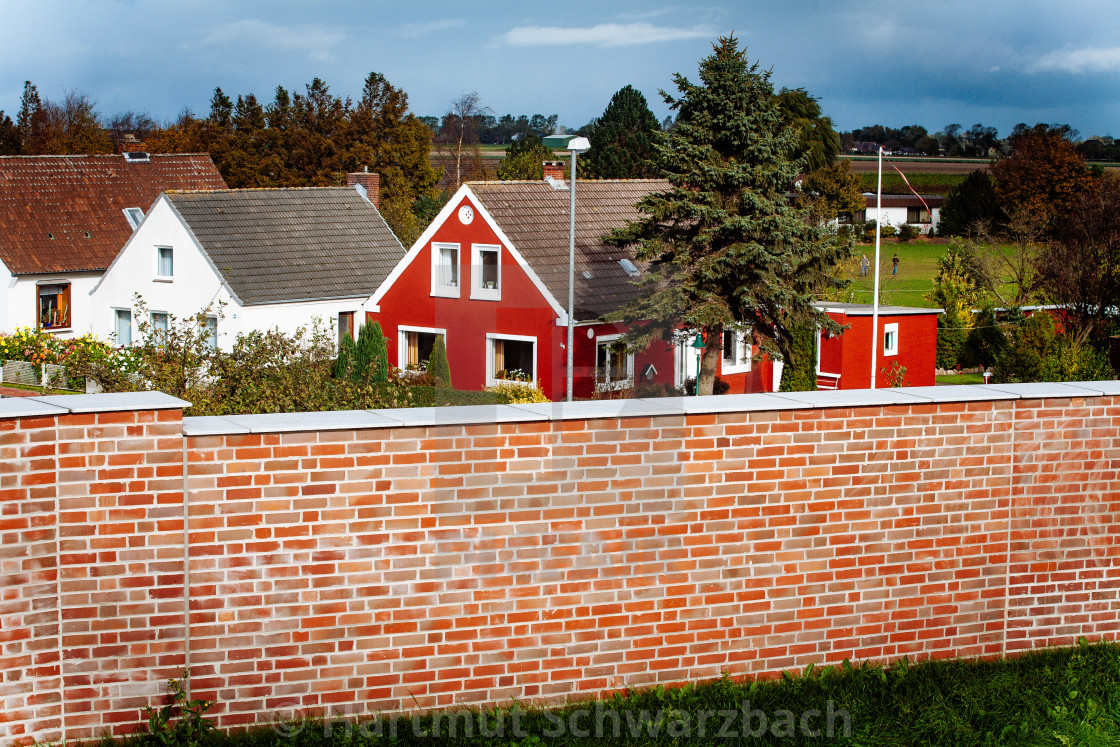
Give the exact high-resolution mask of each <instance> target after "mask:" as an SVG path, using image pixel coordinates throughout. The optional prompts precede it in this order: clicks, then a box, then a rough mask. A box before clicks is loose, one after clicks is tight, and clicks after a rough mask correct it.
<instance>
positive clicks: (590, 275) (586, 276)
mask: <svg viewBox="0 0 1120 747" xmlns="http://www.w3.org/2000/svg"><path fill="white" fill-rule="evenodd" d="M583 276H584V277H585V278H587V279H588V280H590V279H591V278H592V277H593V275H592V274H591V273H590V272H588V271H587V270H584V271H583Z"/></svg>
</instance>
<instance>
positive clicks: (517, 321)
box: [366, 180, 774, 400]
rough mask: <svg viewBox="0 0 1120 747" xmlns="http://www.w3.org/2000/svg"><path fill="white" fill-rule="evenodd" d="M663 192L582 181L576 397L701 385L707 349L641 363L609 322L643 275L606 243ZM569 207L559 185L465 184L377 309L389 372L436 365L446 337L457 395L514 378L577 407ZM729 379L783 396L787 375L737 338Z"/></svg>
mask: <svg viewBox="0 0 1120 747" xmlns="http://www.w3.org/2000/svg"><path fill="white" fill-rule="evenodd" d="M667 187H668V183H667V182H664V181H661V180H601V181H591V180H589V181H587V182H580V183H579V185H578V192H577V206H576V217H577V220H576V225H577V230H576V272H575V275H576V284H575V320H576V323H575V340H574V346H573V347H574V351H573V368H574V376H573V394H574V396H575V397H577V398H589V397H592V396H597V395H598V396H606V395H609V393H610V392H613V391H615V390H620V389H626V388H630V387H633V386H635V385H638V384H642V383H660V384H667V385H670V386H674V387H681V388H683V387H685V386H686V385H687V384H688V383H689V380H690V379H693V380H694V379H695V375H696V360H695V352H696V351H695V350H693V349H691V348H690V347H689V346H690V344H691V342H692V341H693V340H694V339H695V338H694V337H692V336H688V335H685V334H682V335H681V336H680V337H679V339H678V340H676V341H675V342H674V343H654V344H652V345H650V346H649V348H648V349H646V350H645V351H642V352H639V353H636V354H627V353H626V352H625V351H622V350H620V349H619V348H618V346H617V340H618V338H619V337H620V336H621V335H622V334H623V333H624V332H625V331H626V327H625V325H622V324H607V323H603V322H601V321H599V320H600V319H601V318H603V317H604V315H606V314H608V313H610V312H612V311H615V310H616V309H618V308H620V307H621V306H622V305H623V304H625V303H626V302H627V301H629V300H631V299H632V298H633V297H634V295H635V294H636V293H637V287H636V286H635V284H634V281H635V280H636V279H637V278H638V277H640V274H641V268H640V267H639V266H638V264H637V263H635V262H634V260H633V258H632V257H631V256H630V255H629V254H627V253H626V252H625V251H624V250H621V249H618V248H616V247H609V246H606V245H605V244H603V243H602V241H601V237H602V236H604V235H606V234H607V233H609V232H610V230H611V229H613V228H616V227H620V226H622V225H624V224H625V223H626V221H628V220H631V219H635V218H637V217H638V211H637V209H636V208H635V207H634V206H635V205H636V204H637V202H638V201H639V200H640V199H641V198H642V197H643V196H644V195H646V194H648V193H649V192H651V191H654V190H660V189H666V188H667ZM569 198H570V195H569V193H568V190H567V185H566V184H565V183H563V182H560V181H556V180H547V181H540V182H536V181H509V182H473V183H468V184H464V185H463V186H462V187H461V188H460V189H459V190H458V192H456V194H455V196H454V197H452V199H451V200H450V201H449V202H448V203H447V205H446V206H445V207H444V209H443V210H442V211H441V212H440V214H439V215H438V216H437V217H436V219H435V220H434V221H433V222H432V224H431V225H430V226H429V227H428V229H427V230H426V231H425V232H424V234H423V235H422V236H421V237H420V238H419V239H418V240H417V242H416V243H415V244H414V245H413V246H412V248H411V249H410V250H409V251H408V253H407V254H406V255H405V257H404V258H403V259H402V260H401V261H400V263H398V265H397V267H396V268H395V269H394V270H393V272H391V273H390V274H389V276H388V277H387V278H386V280H385V281H384V282H383V283H382V285H381V286H380V287H379V288H378V290H377V291H376V292H375V293H374V295H373V297H372V298H371V299H370V303H369V304H367V308H372V309H373V310H372V311H369V312H367V315H366V318H367V321H377V322H379V323H380V324H381V328H382V331H383V332H384V333H385V336H386V337H387V338H388V347H389V361H390V363H391V364H394V365H397V366H398V367H400V368H403V369H408V368H411V367H420V366H422V365H424V364H425V362H426V360H427V356H428V355H429V354H430V352H431V349H432V345H433V344H434V342H435V338H436V337H437V336H443V338H444V343H445V345H446V348H447V357H448V362H449V363H450V366H451V376H452V383H453V384H454V386H455V387H456V388H459V389H481V388H483V387H486V386H490V385H493V384H496V383H499V382H500V381H502V380H505V379H511V378H516V379H524V380H530V381H534V382H536V383H538V384H539V385H540V387H541V389H542V390H543V391H544V393H545V394H546V396H548V397H549V398H551V399H553V400H559V399H563V398H564V396H565V392H566V369H567V350H566V340H567V312H566V308H567V298H568V230H569V218H568V209H569ZM725 338H726V349H725V356H724V361H723V365H722V368H721V370H720V372H719V375H720V377H721V378H722V379H723V380H724V381H726V382H728V384H729V385H730V387H731V388H730V391H731V392H732V393H745V392H754V391H764V390H767V389H769V388H772V386H773V368H774V367H773V366H772V365H771V364H770V363H769V362H762V363H760V362H757V361H752V360H751V359H752V354H753V353H754V352H755V350H753V349H751V350H748V349H747V346H746V344H745V343H744V341H743V339H742V336H741V335H737V334H736V333H734V332H728V333H727V334H726V335H725Z"/></svg>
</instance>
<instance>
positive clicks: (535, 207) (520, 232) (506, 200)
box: [470, 179, 669, 321]
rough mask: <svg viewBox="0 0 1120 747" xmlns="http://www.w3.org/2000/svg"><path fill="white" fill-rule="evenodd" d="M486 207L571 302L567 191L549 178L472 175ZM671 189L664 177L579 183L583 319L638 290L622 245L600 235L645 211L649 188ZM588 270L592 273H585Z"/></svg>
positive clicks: (579, 305)
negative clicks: (639, 206)
mask: <svg viewBox="0 0 1120 747" xmlns="http://www.w3.org/2000/svg"><path fill="white" fill-rule="evenodd" d="M470 188H471V191H473V192H474V193H475V195H476V196H477V197H478V199H479V201H480V202H481V203H482V204H483V206H484V207H485V208H486V211H487V212H489V213H490V215H492V216H493V217H494V220H495V221H497V223H498V226H499V227H501V229H502V231H504V232H505V234H506V236H508V237H509V240H510V241H511V242H512V243H513V245H514V247H515V248H516V249H517V250H518V251H519V252H521V254H522V256H524V257H525V261H526V262H528V263H529V266H530V267H532V268H533V271H534V272H536V273H537V275H538V276H540V279H541V281H542V282H543V283H544V284H545V286H546V287H547V288H548V290H549V291H550V292H551V293H552V295H553V296H555V297H556V300H557V301H559V302H560V306H561V307H563V308H567V306H568V229H569V218H568V207H569V200H570V199H571V195H570V193H569V192H568V190H566V189H563V190H558V189H555V188H554V187H553V186H552V185H551V184H549V183H548V182H544V181H509V182H470ZM667 189H669V182H667V181H665V180H663V179H603V180H588V181H582V180H581V181H578V182H577V183H576V262H575V264H576V308H575V317H576V319H577V320H581V321H586V320H590V319H597V318H598V317H600V316H602V315H603V314H607V313H609V312H612V311H615V310H616V309H618V308H619V307H621V306H622V305H623V304H624V303H626V302H627V301H629V300H630V299H632V298H633V297H634V296H635V295H636V294H637V292H638V288H637V287H636V286H635V285H634V283H633V278H631V277H630V276H629V275H628V274H627V272H626V271H625V270H624V269H623V268H622V266H621V265H620V264H619V260H620V259H623V258H625V259H632V257H631V255H630V253H629V252H628V251H626V250H624V249H618V248H616V247H612V246H606V245H605V244H603V242H602V237H603V236H605V235H606V234H608V233H610V231H611V229H613V228H620V227H622V226H624V225H625V224H626V222H627V221H629V220H635V219H637V218H638V217H639V215H640V213H639V212H638V210H637V208H636V207H635V205H636V204H637V202H638V200H640V199H642V198H643V197H645V196H646V195H647V194H649V193H651V192H659V191H663V190H667ZM585 273H586V274H587V275H590V277H587V275H585Z"/></svg>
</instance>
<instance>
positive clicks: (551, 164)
mask: <svg viewBox="0 0 1120 747" xmlns="http://www.w3.org/2000/svg"><path fill="white" fill-rule="evenodd" d="M550 176H551V177H552V178H553V179H555V180H556V181H560V182H562V181H564V162H563V161H545V162H544V178H545V179H547V178H548V177H550Z"/></svg>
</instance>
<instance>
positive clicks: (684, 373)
mask: <svg viewBox="0 0 1120 747" xmlns="http://www.w3.org/2000/svg"><path fill="white" fill-rule="evenodd" d="M697 334H698V333H697V332H678V333H677V334H675V335H674V340H673V386H675V387H677V388H678V389H680V388H681V387H683V386H684V384H685V381H686V380H688V379H689V378H691V379H692V380H693V381H695V380H696V377H697V376H698V375H699V371H693V369H695V368H696V354H695V353H694V352H693V350H692V343H693V342H694V341H695V340H696V335H697ZM690 373H692V374H694V375H693V376H691V377H690V376H689V374H690Z"/></svg>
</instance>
